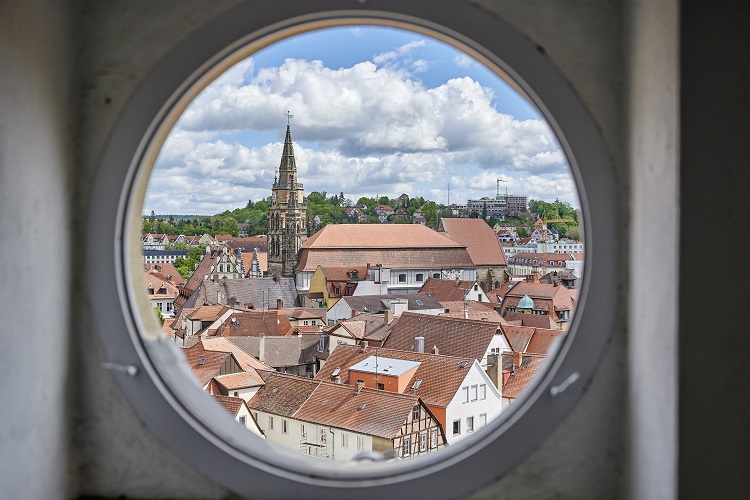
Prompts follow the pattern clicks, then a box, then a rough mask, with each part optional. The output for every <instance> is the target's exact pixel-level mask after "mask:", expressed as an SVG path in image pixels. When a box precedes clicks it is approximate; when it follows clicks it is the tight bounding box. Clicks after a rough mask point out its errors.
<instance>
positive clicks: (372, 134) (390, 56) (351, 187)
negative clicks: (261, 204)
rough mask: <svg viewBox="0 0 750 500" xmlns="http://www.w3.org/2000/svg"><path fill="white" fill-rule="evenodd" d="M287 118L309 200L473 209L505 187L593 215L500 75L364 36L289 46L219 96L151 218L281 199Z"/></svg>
mask: <svg viewBox="0 0 750 500" xmlns="http://www.w3.org/2000/svg"><path fill="white" fill-rule="evenodd" d="M287 112H289V113H291V114H292V115H293V118H292V119H291V120H290V125H291V132H292V140H293V142H294V152H295V156H296V163H297V170H298V179H299V182H301V183H303V184H304V189H305V193H306V194H309V193H310V192H312V191H319V192H327V193H328V195H329V196H330V195H333V194H339V193H341V192H343V193H344V196H345V197H346V198H349V199H351V200H352V201H353V202H356V201H357V200H358V199H359V198H360V197H362V196H366V197H375V196H389V197H390V198H396V197H398V196H399V195H400V194H402V193H406V194H408V195H410V196H411V197H419V196H423V197H424V198H425V199H430V200H433V201H436V202H438V203H443V204H447V203H448V202H449V201H450V203H457V204H463V203H466V200H467V199H477V198H481V197H483V196H488V197H491V198H492V197H494V196H495V194H496V190H497V179H501V180H502V181H504V182H501V183H500V190H501V192H503V193H504V192H505V191H506V189H507V192H508V193H509V194H519V195H527V196H529V198H530V199H531V198H533V199H543V200H546V201H554V200H555V199H559V200H560V201H566V202H568V203H570V204H571V205H573V206H574V207H580V202H579V200H578V195H577V192H576V189H575V183H574V181H573V177H572V175H571V173H570V168H569V167H568V164H567V161H566V159H565V156H564V154H563V153H562V150H561V149H560V147H559V145H558V143H557V140H556V138H555V136H554V134H553V133H552V131H551V130H550V128H549V126H548V125H547V123H546V122H545V121H544V120H543V119H542V118H541V115H540V114H539V113H538V112H537V111H536V109H535V108H534V107H533V106H532V105H531V104H529V103H528V102H527V101H526V100H525V99H524V98H523V97H522V96H520V95H519V94H518V93H517V92H515V91H514V90H513V89H511V88H510V87H509V86H508V85H507V84H506V83H505V82H504V81H503V80H502V79H500V78H499V77H498V76H497V75H496V74H494V73H493V72H492V71H490V70H489V69H488V68H487V67H485V66H484V65H482V64H481V63H478V62H477V61H476V60H474V59H472V58H471V57H469V56H468V55H466V54H465V53H463V52H461V51H459V50H457V49H455V48H454V47H452V46H450V45H447V44H445V43H443V42H440V41H438V40H435V39H433V38H430V37H428V36H425V35H423V34H418V33H412V32H409V31H404V30H398V29H393V28H383V27H375V26H357V27H339V28H328V29H325V30H320V31H314V32H309V33H305V34H302V35H297V36H295V37H292V38H288V39H285V40H283V41H281V42H277V43H275V44H273V45H271V46H269V47H267V48H265V49H263V50H261V51H258V52H256V53H255V54H253V55H252V56H251V57H249V58H248V59H245V60H244V61H242V62H240V63H238V64H236V65H235V66H233V67H232V68H230V69H229V70H227V71H226V72H225V73H224V74H222V75H221V76H220V77H219V78H217V79H216V80H214V81H213V82H212V83H211V84H209V85H208V86H207V87H206V88H205V89H204V90H203V91H202V92H201V93H200V94H199V95H198V96H197V97H196V98H195V100H194V101H193V102H192V103H191V104H190V105H189V106H188V107H187V109H186V110H185V112H184V113H183V115H182V116H181V117H180V118H179V120H178V121H177V123H176V124H175V126H174V128H173V129H172V131H171V132H170V134H169V136H168V138H167V140H166V141H165V143H164V145H163V147H162V149H161V152H160V154H159V157H158V159H157V161H156V164H155V166H154V170H153V172H152V175H151V178H150V181H149V185H148V189H147V194H146V199H145V202H144V206H143V213H150V212H151V211H154V212H156V213H157V214H201V215H213V214H217V213H221V212H223V211H225V210H233V209H235V208H241V207H244V206H245V205H246V204H247V202H248V200H253V201H258V200H261V199H265V198H267V197H268V196H270V195H271V185H272V183H273V179H274V175H275V173H276V172H277V171H278V168H279V164H280V160H281V152H282V146H283V141H284V133H285V131H286V125H287V120H288V118H287V116H286V114H287ZM449 196H450V199H449V198H448V197H449Z"/></svg>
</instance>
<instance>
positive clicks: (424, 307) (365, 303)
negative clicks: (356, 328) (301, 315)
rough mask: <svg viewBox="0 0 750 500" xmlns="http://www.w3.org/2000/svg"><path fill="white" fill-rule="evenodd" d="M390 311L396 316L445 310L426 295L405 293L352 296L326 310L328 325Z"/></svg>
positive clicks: (433, 298)
mask: <svg viewBox="0 0 750 500" xmlns="http://www.w3.org/2000/svg"><path fill="white" fill-rule="evenodd" d="M384 311H391V312H392V313H393V315H395V316H398V315H400V314H401V313H403V312H405V311H411V312H417V313H421V314H433V315H435V314H440V313H442V312H444V311H445V308H444V307H443V306H442V305H441V304H440V302H439V301H438V300H437V299H436V298H435V297H433V296H431V295H430V294H428V293H423V292H418V293H406V294H386V295H354V296H351V297H349V296H347V297H342V298H341V300H339V301H338V302H336V304H334V305H333V307H331V308H330V309H329V310H328V314H327V317H328V324H329V325H334V324H335V323H336V322H337V321H340V320H343V319H348V318H351V317H353V316H355V315H356V314H362V313H378V312H384Z"/></svg>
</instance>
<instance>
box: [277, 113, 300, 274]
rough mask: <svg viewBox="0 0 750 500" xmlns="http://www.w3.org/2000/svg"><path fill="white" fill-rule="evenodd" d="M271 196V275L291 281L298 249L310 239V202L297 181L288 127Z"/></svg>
mask: <svg viewBox="0 0 750 500" xmlns="http://www.w3.org/2000/svg"><path fill="white" fill-rule="evenodd" d="M271 193H272V194H271V205H270V206H269V207H268V273H269V274H270V275H272V276H275V277H281V276H283V277H287V278H288V277H292V276H293V275H294V268H295V266H296V264H297V255H298V252H299V249H300V247H301V246H302V243H303V242H304V241H305V240H306V239H307V199H306V198H305V196H304V189H303V185H302V184H301V183H299V182H297V163H296V160H295V158H294V146H293V144H292V132H291V129H290V128H289V125H288V124H287V126H286V137H285V138H284V151H283V153H282V155H281V164H280V165H279V172H278V175H277V176H275V177H274V181H273V188H272V190H271Z"/></svg>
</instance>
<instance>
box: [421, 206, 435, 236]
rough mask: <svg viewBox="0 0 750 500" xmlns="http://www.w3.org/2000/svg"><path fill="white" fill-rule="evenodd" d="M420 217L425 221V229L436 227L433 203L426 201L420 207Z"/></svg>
mask: <svg viewBox="0 0 750 500" xmlns="http://www.w3.org/2000/svg"><path fill="white" fill-rule="evenodd" d="M422 216H423V217H424V218H425V219H427V227H431V228H433V229H434V228H436V227H437V205H436V204H435V202H434V201H428V202H427V203H425V204H424V207H422Z"/></svg>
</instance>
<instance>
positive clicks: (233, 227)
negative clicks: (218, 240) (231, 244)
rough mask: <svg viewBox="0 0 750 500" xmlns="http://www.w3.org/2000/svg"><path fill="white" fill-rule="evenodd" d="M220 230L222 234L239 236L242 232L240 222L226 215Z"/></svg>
mask: <svg viewBox="0 0 750 500" xmlns="http://www.w3.org/2000/svg"><path fill="white" fill-rule="evenodd" d="M219 231H220V232H221V233H222V234H231V235H232V236H237V235H238V234H240V224H239V222H237V219H235V218H234V217H226V218H225V219H224V220H223V222H222V224H221V228H220V229H219Z"/></svg>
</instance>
